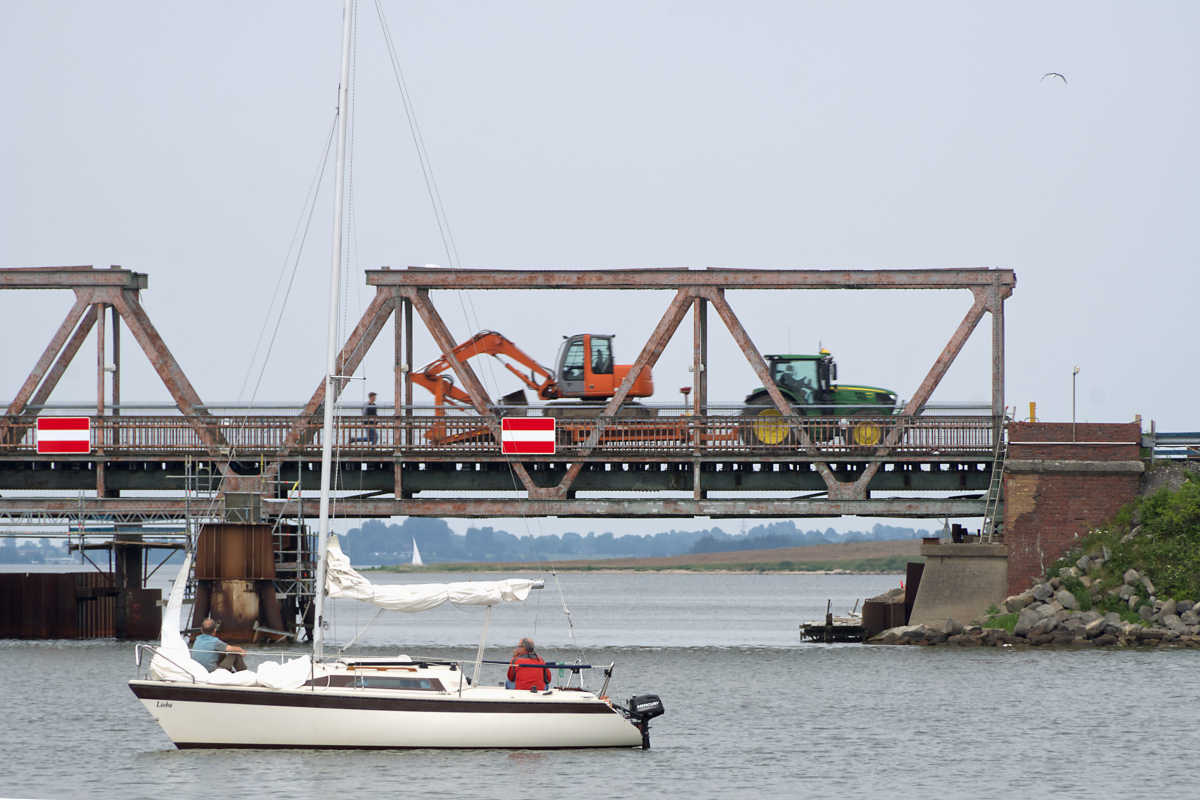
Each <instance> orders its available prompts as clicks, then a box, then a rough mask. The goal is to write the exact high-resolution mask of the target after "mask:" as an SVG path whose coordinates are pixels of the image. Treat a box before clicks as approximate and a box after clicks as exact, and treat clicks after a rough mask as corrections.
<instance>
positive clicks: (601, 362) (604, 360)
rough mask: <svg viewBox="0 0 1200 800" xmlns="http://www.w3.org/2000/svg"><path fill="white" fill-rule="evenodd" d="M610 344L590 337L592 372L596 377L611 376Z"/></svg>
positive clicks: (598, 338)
mask: <svg viewBox="0 0 1200 800" xmlns="http://www.w3.org/2000/svg"><path fill="white" fill-rule="evenodd" d="M612 371H613V359H612V342H611V341H609V340H608V339H603V338H601V337H599V336H593V337H592V372H593V373H595V374H596V375H612Z"/></svg>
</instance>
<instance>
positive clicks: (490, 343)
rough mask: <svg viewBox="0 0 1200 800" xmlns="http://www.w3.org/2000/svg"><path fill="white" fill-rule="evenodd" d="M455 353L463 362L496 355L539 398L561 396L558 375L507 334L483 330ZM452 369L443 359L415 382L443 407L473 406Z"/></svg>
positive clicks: (415, 376)
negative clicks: (523, 370) (452, 374)
mask: <svg viewBox="0 0 1200 800" xmlns="http://www.w3.org/2000/svg"><path fill="white" fill-rule="evenodd" d="M451 352H452V353H453V354H454V357H455V358H456V359H458V360H459V361H460V362H462V361H467V360H468V359H472V358H474V357H475V356H492V357H494V358H495V359H496V360H497V361H499V362H500V363H501V364H503V365H504V368H505V369H507V370H508V371H509V372H511V373H512V374H513V375H516V376H517V377H518V378H519V379H520V380H521V382H522V383H524V384H525V385H526V386H527V387H529V388H530V389H531V390H533V391H534V392H535V393H537V396H538V398H539V399H541V400H553V399H555V398H557V397H560V396H561V393H560V392H559V388H558V383H557V382H556V381H555V380H554V374H553V373H552V372H551V371H550V370H548V369H546V368H545V367H543V366H542V365H541V364H539V363H538V362H537V361H535V360H534V359H533V358H531V357H530V356H529V354H528V353H526V352H525V351H524V350H522V349H521V348H519V347H517V346H516V345H515V344H514V343H513V342H512V341H511V340H509V339H508V338H507V337H506V336H504V335H503V334H500V333H496V332H495V331H480V332H479V333H477V334H475V335H474V336H472V337H471V338H470V339H468V340H467V341H465V342H463V343H462V344H460V345H459V346H458V347H455V348H454V350H452V351H451ZM512 362H516V363H517V364H520V365H521V366H523V367H525V369H527V370H529V374H528V375H526V374H525V373H524V372H522V371H521V370H518V369H517V368H516V367H514V366H513V363H512ZM449 370H450V362H449V360H447V358H446V357H445V356H442V357H441V358H438V359H436V360H434V361H432V362H430V363H429V364H427V365H426V366H424V367H422V368H421V369H419V370H417V371H416V372H414V373H413V376H412V381H413V383H415V384H417V385H418V386H422V387H424V388H425V389H427V390H429V391H430V392H431V393H432V394H433V396H434V398H435V402H436V404H437V405H438V406H439V408H440V407H442V406H444V405H446V404H451V405H455V406H469V405H470V404H471V398H470V397H469V396H468V395H467V393H466V392H464V391H463V390H462V389H460V388H458V387H457V386H455V385H454V379H453V378H452V377H451V376H450V375H448V374H446V373H447V372H448V371H449ZM439 413H440V412H439Z"/></svg>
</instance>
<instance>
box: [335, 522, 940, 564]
mask: <svg viewBox="0 0 1200 800" xmlns="http://www.w3.org/2000/svg"><path fill="white" fill-rule="evenodd" d="M928 535H929V533H928V532H927V531H924V530H913V529H912V528H897V527H893V526H890V525H875V527H873V528H872V529H871V530H870V531H849V532H847V533H838V532H837V531H835V530H834V529H833V528H827V529H826V530H824V531H818V530H812V531H802V530H800V529H798V528H797V527H796V524H795V523H794V522H792V521H790V520H786V521H782V522H773V523H771V524H769V525H758V526H755V527H753V528H751V529H750V530H749V531H747V532H745V533H739V534H729V533H726V532H725V531H723V530H721V529H720V528H710V529H707V530H700V531H676V530H671V531H665V532H663V533H655V534H647V535H645V536H637V535H625V536H614V535H613V534H612V533H602V534H599V535H597V534H596V533H594V532H593V533H588V534H587V535H581V534H578V533H564V534H563V535H562V536H559V535H558V534H553V533H551V534H546V535H543V536H521V537H518V536H514V535H513V534H511V533H508V532H507V531H498V530H495V529H494V528H491V527H486V528H470V529H468V530H467V533H466V535H462V534H457V533H455V532H454V531H452V530H451V529H450V526H449V525H448V524H446V521H445V520H441V519H422V518H417V517H409V518H408V519H406V520H404V522H403V523H402V524H400V525H389V524H387V523H385V522H382V521H380V520H369V521H368V522H366V523H364V524H363V526H362V527H361V528H351V529H350V531H349V532H348V533H347V534H346V535H345V536H344V537H342V538H343V542H342V546H343V549H344V550H345V551H346V554H347V555H348V556H349V557H350V561H351V562H352V563H354V564H361V565H371V564H381V565H382V564H402V563H407V562H409V561H411V559H412V543H413V539H416V542H417V549H418V550H420V552H421V559H422V560H423V561H424V562H425V563H427V564H428V563H432V562H439V561H440V562H455V561H485V562H486V561H536V560H542V561H545V560H547V559H552V560H559V561H563V560H580V559H589V558H638V557H641V558H660V557H665V556H678V555H684V554H687V553H720V552H729V551H733V550H773V549H776V548H780V547H804V546H807V545H817V544H838V543H841V542H881V541H892V540H896V539H915V538H919V537H921V536H928Z"/></svg>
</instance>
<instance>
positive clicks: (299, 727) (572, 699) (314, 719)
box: [129, 681, 642, 749]
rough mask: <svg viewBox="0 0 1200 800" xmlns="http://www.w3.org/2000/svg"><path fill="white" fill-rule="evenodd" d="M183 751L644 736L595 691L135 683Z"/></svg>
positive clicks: (532, 745) (590, 743)
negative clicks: (433, 690) (446, 690)
mask: <svg viewBox="0 0 1200 800" xmlns="http://www.w3.org/2000/svg"><path fill="white" fill-rule="evenodd" d="M129 685H130V688H131V689H132V690H133V692H134V694H136V695H137V696H138V698H139V699H140V700H141V701H142V704H143V705H144V706H145V707H146V710H147V711H149V712H150V713H151V714H152V715H153V716H154V719H155V720H156V721H157V722H158V724H159V725H161V726H162V729H163V730H164V731H165V732H166V734H167V736H169V737H170V738H171V741H172V742H174V743H175V746H176V747H179V748H181V749H183V748H196V747H213V748H219V747H232V748H284V747H286V748H337V749H405V748H507V749H561V748H583V747H637V746H640V745H641V743H642V736H641V732H640V731H639V730H638V728H637V727H636V726H635V725H634V724H633V723H631V722H630V721H629V720H628V719H626V718H625V716H624V715H623V714H621V713H620V712H618V711H616V710H614V709H613V708H611V707H610V706H609V705H608V704H607V703H606V702H604V701H603V700H600V699H598V698H597V697H595V696H594V695H592V694H590V693H588V692H578V691H570V690H565V691H564V690H555V691H553V692H551V693H550V694H540V693H530V692H517V691H513V690H506V689H502V688H499V687H473V688H468V689H466V690H464V691H463V692H462V693H461V695H460V694H459V693H458V692H449V693H445V694H440V693H439V694H431V693H429V692H406V691H390V690H363V689H353V688H344V689H331V688H327V687H303V688H300V689H291V690H282V689H268V688H264V687H248V688H244V687H235V686H212V685H204V684H187V683H171V682H166V681H130V683H129Z"/></svg>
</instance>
